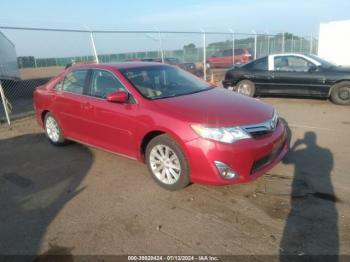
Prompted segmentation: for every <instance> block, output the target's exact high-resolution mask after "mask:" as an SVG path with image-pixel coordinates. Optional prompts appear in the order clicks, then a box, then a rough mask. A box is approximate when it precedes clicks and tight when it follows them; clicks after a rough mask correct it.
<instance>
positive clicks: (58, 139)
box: [44, 113, 67, 146]
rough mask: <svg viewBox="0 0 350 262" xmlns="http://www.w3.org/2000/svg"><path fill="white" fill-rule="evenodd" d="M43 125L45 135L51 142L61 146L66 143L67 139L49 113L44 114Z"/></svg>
mask: <svg viewBox="0 0 350 262" xmlns="http://www.w3.org/2000/svg"><path fill="white" fill-rule="evenodd" d="M44 127H45V132H46V136H47V137H48V139H49V141H50V143H51V144H53V145H55V146H63V145H65V144H67V140H66V139H65V138H64V136H63V133H62V129H61V127H60V126H59V124H58V122H57V120H56V119H55V118H54V117H53V115H52V114H51V113H47V114H46V115H45V118H44Z"/></svg>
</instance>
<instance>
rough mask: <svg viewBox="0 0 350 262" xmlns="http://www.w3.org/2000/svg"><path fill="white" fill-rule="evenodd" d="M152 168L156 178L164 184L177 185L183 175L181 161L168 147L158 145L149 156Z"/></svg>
mask: <svg viewBox="0 0 350 262" xmlns="http://www.w3.org/2000/svg"><path fill="white" fill-rule="evenodd" d="M149 162H150V167H151V170H152V172H153V174H154V175H155V176H156V178H157V179H158V180H159V181H161V182H162V183H164V184H167V185H172V184H175V183H176V182H177V181H178V180H179V178H180V175H181V165H180V160H179V158H178V156H177V155H176V153H175V152H174V151H173V150H172V149H171V148H170V147H168V146H166V145H156V146H154V147H153V148H152V150H151V152H150V155H149Z"/></svg>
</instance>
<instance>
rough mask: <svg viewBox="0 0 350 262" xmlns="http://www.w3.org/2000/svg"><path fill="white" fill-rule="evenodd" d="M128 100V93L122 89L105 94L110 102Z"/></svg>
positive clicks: (124, 101)
mask: <svg viewBox="0 0 350 262" xmlns="http://www.w3.org/2000/svg"><path fill="white" fill-rule="evenodd" d="M128 100H129V93H127V92H124V91H118V92H113V93H110V94H108V95H107V101H108V102H111V103H126V102H128Z"/></svg>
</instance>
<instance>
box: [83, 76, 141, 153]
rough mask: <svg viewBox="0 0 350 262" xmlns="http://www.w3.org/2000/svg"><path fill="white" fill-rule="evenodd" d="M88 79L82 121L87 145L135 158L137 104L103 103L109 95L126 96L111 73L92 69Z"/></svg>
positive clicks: (130, 102)
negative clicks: (86, 125)
mask: <svg viewBox="0 0 350 262" xmlns="http://www.w3.org/2000/svg"><path fill="white" fill-rule="evenodd" d="M90 79H91V80H90V91H89V96H88V99H87V100H86V103H85V117H86V118H87V119H89V121H90V132H89V143H90V144H92V145H96V146H98V147H102V148H104V149H107V150H110V151H113V152H117V153H120V154H124V155H128V156H131V157H136V155H135V152H136V150H135V147H137V145H136V142H135V139H134V134H135V132H136V130H135V129H136V128H137V116H136V114H137V111H138V104H136V103H135V102H134V101H133V99H132V97H130V99H129V102H128V103H125V104H119V103H111V102H108V101H107V100H106V97H107V95H108V94H110V93H113V92H116V91H124V92H128V90H127V89H126V88H125V87H124V85H123V84H122V83H121V82H120V81H119V79H118V78H117V77H116V76H115V75H114V73H112V72H110V71H106V70H97V69H96V70H93V71H92V73H91V78H90ZM128 93H129V92H128ZM129 95H130V96H131V94H129Z"/></svg>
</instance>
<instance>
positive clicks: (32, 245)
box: [0, 134, 92, 255]
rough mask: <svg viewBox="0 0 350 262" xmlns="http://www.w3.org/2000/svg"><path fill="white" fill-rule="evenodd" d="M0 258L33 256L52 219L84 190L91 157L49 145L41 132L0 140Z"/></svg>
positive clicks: (79, 150)
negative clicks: (2, 256)
mask: <svg viewBox="0 0 350 262" xmlns="http://www.w3.org/2000/svg"><path fill="white" fill-rule="evenodd" d="M0 148H1V150H0V210H1V212H0V254H2V255H5V254H16V255H20V254H30V255H35V254H37V253H38V250H39V247H40V243H41V240H42V238H43V236H44V234H45V232H46V229H47V227H48V226H49V224H50V223H51V221H52V220H53V219H54V218H55V217H56V216H57V215H58V213H59V212H60V210H61V209H62V208H63V207H64V206H65V205H66V204H67V203H68V202H69V201H70V200H71V199H73V198H74V197H75V196H77V195H78V194H79V193H80V192H81V191H82V190H84V188H83V187H81V186H80V184H81V182H82V180H83V179H84V177H85V176H86V174H87V172H88V170H89V169H90V166H91V164H92V154H91V153H90V151H89V150H88V149H87V148H85V147H83V146H80V145H77V144H73V145H71V146H70V148H69V150H65V149H64V148H59V147H54V146H52V145H50V144H49V142H48V141H47V139H46V138H45V136H44V135H43V134H29V135H23V136H18V137H14V138H9V139H4V140H0Z"/></svg>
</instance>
